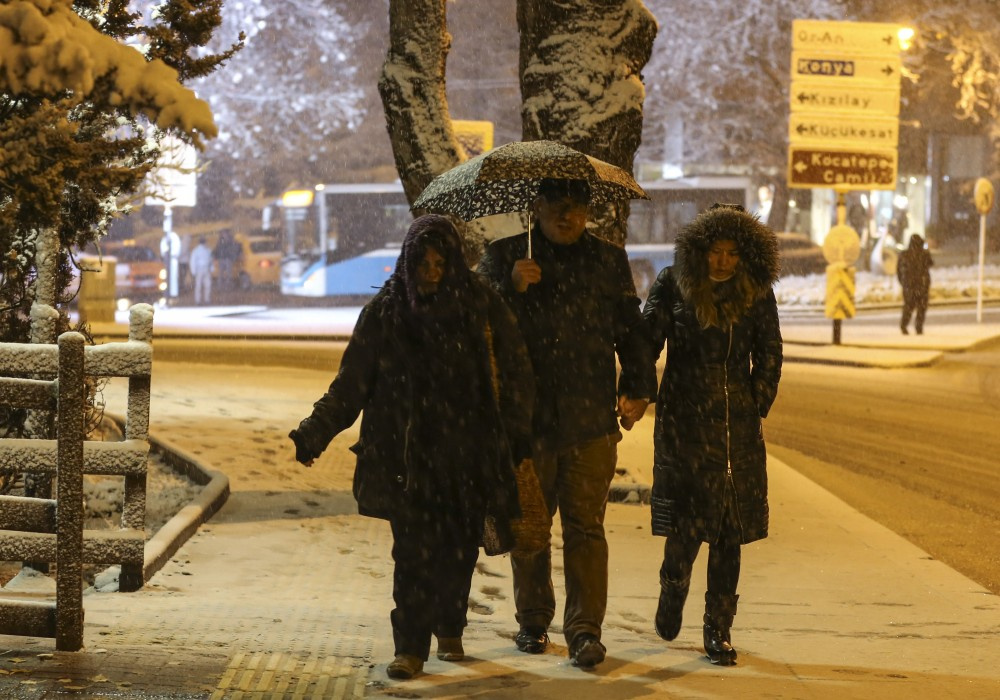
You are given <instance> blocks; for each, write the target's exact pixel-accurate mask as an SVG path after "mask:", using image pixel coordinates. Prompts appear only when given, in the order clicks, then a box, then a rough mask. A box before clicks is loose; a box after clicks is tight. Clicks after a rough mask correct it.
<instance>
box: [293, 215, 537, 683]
mask: <svg viewBox="0 0 1000 700" xmlns="http://www.w3.org/2000/svg"><path fill="white" fill-rule="evenodd" d="M533 398H534V381H533V378H532V376H531V364H530V360H529V358H528V355H527V350H526V348H525V346H524V342H523V340H522V339H521V335H520V333H519V332H518V329H517V324H516V322H515V320H514V318H513V316H512V315H511V313H510V310H509V309H508V308H507V307H506V306H505V305H504V303H503V301H502V300H501V299H500V297H499V295H497V294H496V292H494V291H493V290H492V289H490V287H489V286H488V285H487V284H486V283H485V282H484V281H483V280H481V279H480V278H479V277H478V276H477V275H476V274H475V273H474V272H472V271H471V270H470V269H469V268H468V265H467V264H466V262H465V259H464V257H463V255H462V247H461V242H460V239H459V235H458V232H457V231H456V229H455V227H454V225H453V224H452V223H451V222H450V221H449V220H448V219H446V218H444V217H442V216H436V215H427V216H422V217H420V218H418V219H416V220H415V221H414V222H413V224H412V225H411V226H410V229H409V231H408V233H407V235H406V238H405V240H404V242H403V247H402V251H401V253H400V256H399V259H398V261H397V263H396V269H395V272H394V273H393V274H392V276H391V277H390V278H389V280H388V281H387V282H386V284H385V286H384V287H383V288H382V289H381V290H380V291H379V293H378V294H376V295H375V297H374V298H373V299H372V300H371V301H370V302H369V303H368V304H366V305H365V307H364V308H363V309H362V311H361V314H360V316H359V317H358V321H357V325H356V326H355V328H354V333H353V334H352V336H351V340H350V342H349V343H348V345H347V348H346V350H345V351H344V355H343V359H342V360H341V363H340V370H339V371H338V373H337V376H336V378H335V379H334V380H333V383H332V384H330V387H329V389H328V390H327V392H326V394H324V395H323V397H322V398H320V399H319V401H317V402H316V404H315V405H314V408H313V411H312V414H311V415H310V416H309V417H308V418H306V419H305V420H303V421H302V422H301V423H300V425H299V427H298V428H297V429H295V430H293V431H292V432H291V434H290V437H291V438H292V440H293V441H294V442H295V456H296V459H297V460H298V461H299V462H302V463H303V464H305V465H307V466H311V465H312V464H313V460H315V459H316V458H317V457H319V455H320V454H322V452H323V451H324V450H325V449H326V447H327V446H328V445H329V443H330V440H331V439H332V438H333V437H334V436H336V435H337V434H338V433H340V432H341V431H343V430H345V429H347V428H349V427H350V426H351V425H353V424H354V421H355V420H356V419H357V417H358V414H359V413H362V412H363V414H364V415H363V417H362V419H361V435H360V439H359V441H358V442H357V444H355V445H353V446H352V447H351V450H352V451H353V452H355V453H356V454H357V466H356V469H355V472H354V496H355V498H356V499H357V502H358V511H359V512H360V513H361V514H362V515H367V516H372V517H376V518H383V519H386V520H388V521H389V524H390V526H391V528H392V537H393V545H392V558H393V561H394V562H395V569H394V572H393V590H392V596H393V600H394V601H395V603H396V607H395V609H394V610H393V611H392V614H391V616H390V619H391V623H392V633H393V639H394V642H395V659H394V660H393V661H392V662H391V663H390V664H389V666H388V668H387V669H386V672H387V673H388V675H389V676H390V677H391V678H397V679H407V678H412V677H413V676H414V675H416V674H417V673H419V672H420V671H421V670H422V669H423V666H424V662H425V661H426V660H427V657H428V655H429V653H430V643H431V635H432V633H433V634H434V635H436V636H437V638H438V648H437V655H438V658H439V659H443V660H449V661H460V660H462V658H463V657H464V649H463V646H462V633H463V630H464V628H465V626H466V623H467V618H466V616H467V611H468V603H469V590H470V588H471V586H472V574H473V571H474V568H475V565H476V559H477V557H478V552H479V546H480V544H483V545H486V546H489V549H488V550H487V551H488V553H490V554H497V553H501V552H504V551H508V550H509V549H510V548H511V547H512V546H513V544H514V542H513V534H512V531H511V524H510V521H511V519H512V518H514V517H516V516H517V515H518V514H519V510H518V495H517V486H516V481H515V472H514V469H515V465H520V466H519V467H518V468H521V469H524V468H531V462H530V457H531V432H530V431H531V404H532V400H533Z"/></svg>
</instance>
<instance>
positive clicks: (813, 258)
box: [776, 231, 827, 277]
mask: <svg viewBox="0 0 1000 700" xmlns="http://www.w3.org/2000/svg"><path fill="white" fill-rule="evenodd" d="M776 235H777V236H778V252H779V253H780V255H781V276H782V277H797V276H801V275H818V274H824V273H825V272H826V264H827V263H826V258H825V257H824V256H823V249H822V248H821V247H820V246H819V245H817V244H816V243H814V242H813V240H812V239H811V238H810V237H809V236H807V235H806V234H804V233H794V232H791V231H785V232H782V233H778V234H776Z"/></svg>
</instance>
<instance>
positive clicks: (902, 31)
mask: <svg viewBox="0 0 1000 700" xmlns="http://www.w3.org/2000/svg"><path fill="white" fill-rule="evenodd" d="M916 34H917V33H916V32H915V31H914V30H913V27H900V28H899V29H898V30H897V31H896V36H897V37H898V38H899V48H900V49H902V50H903V51H906V50H908V49H909V48H910V47H911V46H913V37H915V36H916Z"/></svg>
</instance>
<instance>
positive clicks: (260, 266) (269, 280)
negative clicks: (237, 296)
mask: <svg viewBox="0 0 1000 700" xmlns="http://www.w3.org/2000/svg"><path fill="white" fill-rule="evenodd" d="M233 238H234V240H235V241H236V242H237V243H238V244H239V246H240V257H239V260H238V261H237V264H236V266H235V269H236V278H237V280H236V282H237V285H238V286H239V288H240V289H250V288H251V287H277V286H278V284H279V283H280V282H281V241H280V240H278V239H277V238H276V237H274V236H262V235H253V234H250V235H247V234H244V233H237V234H235V235H234V236H233Z"/></svg>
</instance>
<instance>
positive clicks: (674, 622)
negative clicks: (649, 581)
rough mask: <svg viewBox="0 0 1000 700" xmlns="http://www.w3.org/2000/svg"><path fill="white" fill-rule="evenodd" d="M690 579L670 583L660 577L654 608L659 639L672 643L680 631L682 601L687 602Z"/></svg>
mask: <svg viewBox="0 0 1000 700" xmlns="http://www.w3.org/2000/svg"><path fill="white" fill-rule="evenodd" d="M690 586H691V577H690V576H688V577H687V578H686V579H684V580H683V581H671V580H670V579H668V578H666V577H665V576H661V577H660V602H659V603H658V604H657V606H656V618H655V620H654V624H655V625H656V634H658V635H659V636H660V639H665V640H667V641H668V642H672V641H673V640H674V639H676V638H677V635H678V634H680V631H681V616H682V614H683V613H684V601H686V600H687V596H688V588H689V587H690Z"/></svg>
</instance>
